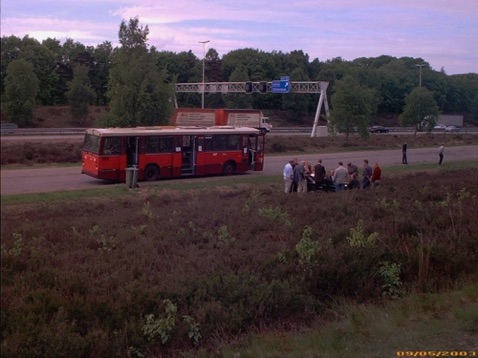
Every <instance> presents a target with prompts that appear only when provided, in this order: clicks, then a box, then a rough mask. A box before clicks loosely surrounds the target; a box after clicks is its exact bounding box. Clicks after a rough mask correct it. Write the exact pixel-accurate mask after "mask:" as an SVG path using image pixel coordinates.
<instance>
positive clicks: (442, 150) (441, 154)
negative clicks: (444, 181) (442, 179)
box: [438, 144, 445, 165]
mask: <svg viewBox="0 0 478 358" xmlns="http://www.w3.org/2000/svg"><path fill="white" fill-rule="evenodd" d="M444 151H445V146H444V145H443V144H442V145H441V146H440V147H439V148H438V156H439V157H440V160H439V161H438V165H441V163H442V162H443V152H444Z"/></svg>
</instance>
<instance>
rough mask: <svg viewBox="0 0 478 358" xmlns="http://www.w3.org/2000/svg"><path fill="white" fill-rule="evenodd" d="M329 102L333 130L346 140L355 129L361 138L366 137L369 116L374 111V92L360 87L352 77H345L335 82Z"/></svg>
mask: <svg viewBox="0 0 478 358" xmlns="http://www.w3.org/2000/svg"><path fill="white" fill-rule="evenodd" d="M331 102H332V106H333V111H332V116H331V118H330V121H331V124H332V127H333V128H334V129H335V130H338V131H339V132H343V133H345V135H346V139H347V140H348V138H349V134H350V133H351V132H353V130H354V128H355V127H356V128H357V130H358V132H359V134H360V135H361V136H362V137H367V136H368V126H369V124H370V120H371V116H372V114H373V113H375V110H376V96H375V91H374V90H372V89H370V88H367V87H365V86H361V85H360V84H359V83H358V81H357V80H356V79H355V78H354V77H352V76H346V77H345V78H344V79H343V80H340V81H337V82H336V84H335V93H334V95H333V96H332V98H331Z"/></svg>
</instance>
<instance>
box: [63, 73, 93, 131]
mask: <svg viewBox="0 0 478 358" xmlns="http://www.w3.org/2000/svg"><path fill="white" fill-rule="evenodd" d="M67 98H68V102H69V104H70V113H71V115H72V117H73V123H74V124H77V125H80V126H81V125H83V124H84V123H85V121H86V117H87V116H88V113H89V108H90V104H91V102H92V101H93V100H94V98H95V92H94V91H93V89H92V88H91V82H90V78H89V77H88V67H86V66H77V67H75V68H74V70H73V80H72V81H71V82H69V83H68V92H67Z"/></svg>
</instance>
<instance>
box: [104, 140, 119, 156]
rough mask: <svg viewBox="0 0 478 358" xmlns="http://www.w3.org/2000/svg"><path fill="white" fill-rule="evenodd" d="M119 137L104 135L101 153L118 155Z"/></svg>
mask: <svg viewBox="0 0 478 358" xmlns="http://www.w3.org/2000/svg"><path fill="white" fill-rule="evenodd" d="M120 140H121V138H120V137H106V138H105V142H104V146H103V154H105V155H118V154H121V142H120Z"/></svg>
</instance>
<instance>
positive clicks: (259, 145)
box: [244, 135, 265, 171]
mask: <svg viewBox="0 0 478 358" xmlns="http://www.w3.org/2000/svg"><path fill="white" fill-rule="evenodd" d="M264 138H265V136H264V135H251V136H247V137H244V139H245V140H247V145H245V146H247V148H248V149H249V158H248V163H249V168H250V169H252V170H254V171H262V169H263V168H264Z"/></svg>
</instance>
